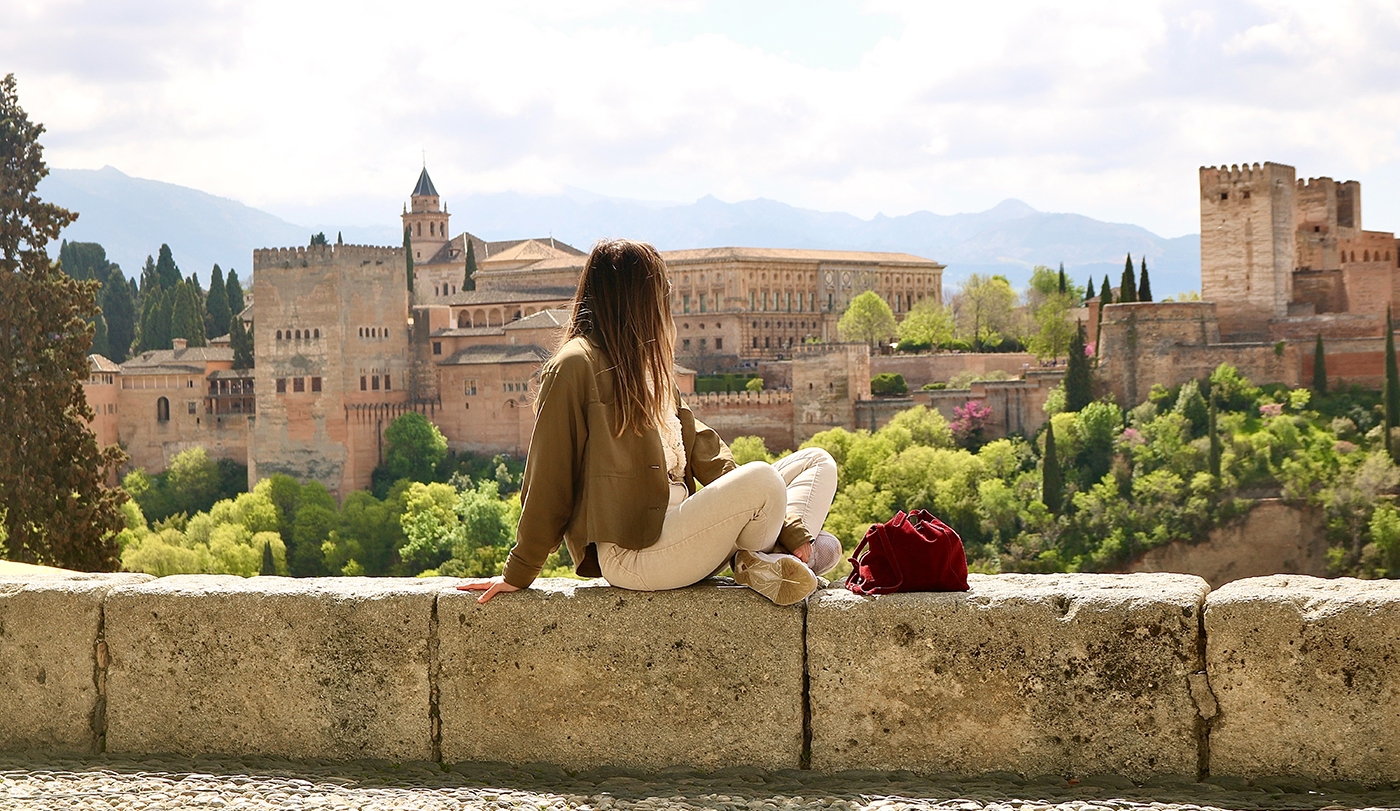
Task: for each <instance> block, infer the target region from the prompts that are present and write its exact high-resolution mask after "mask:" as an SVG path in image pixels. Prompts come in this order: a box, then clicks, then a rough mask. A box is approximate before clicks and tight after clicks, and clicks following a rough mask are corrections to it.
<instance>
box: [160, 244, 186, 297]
mask: <svg viewBox="0 0 1400 811" xmlns="http://www.w3.org/2000/svg"><path fill="white" fill-rule="evenodd" d="M156 278H157V279H159V280H160V289H161V290H162V291H165V290H173V289H175V285H177V284H179V283H180V278H181V277H180V267H179V266H178V265H176V264H175V257H174V256H172V255H171V253H170V246H169V245H166V244H165V243H163V242H162V243H161V245H160V254H159V256H158V257H157V258H156Z"/></svg>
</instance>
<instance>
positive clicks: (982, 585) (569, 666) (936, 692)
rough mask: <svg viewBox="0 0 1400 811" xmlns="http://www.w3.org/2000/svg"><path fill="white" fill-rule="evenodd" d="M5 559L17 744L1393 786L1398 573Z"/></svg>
mask: <svg viewBox="0 0 1400 811" xmlns="http://www.w3.org/2000/svg"><path fill="white" fill-rule="evenodd" d="M456 582H457V581H455V580H451V579H441V578H434V579H369V578H324V579H308V580H295V579H288V578H277V577H255V578H248V579H244V578H239V577H234V576H227V575H186V576H174V577H166V578H161V579H154V578H151V577H150V576H148V575H132V574H123V575H70V576H52V577H31V578H29V579H27V580H25V579H18V578H8V579H0V749H4V750H12V751H30V752H45V753H48V752H52V753H87V754H94V753H99V752H110V753H129V754H157V753H159V754H175V755H182V756H192V755H197V754H206V753H207V754H213V753H217V754H229V755H245V756H246V755H268V756H277V757H292V758H313V759H314V758H327V759H340V760H349V759H363V758H379V759H386V760H391V761H406V760H431V761H439V762H446V763H455V762H463V761H504V762H508V763H515V764H525V763H531V762H548V763H554V764H558V765H560V766H563V767H565V768H570V769H581V768H590V767H596V766H601V765H609V766H622V767H629V768H637V769H644V770H659V769H662V768H664V767H667V766H670V765H687V766H692V767H700V768H706V769H713V768H719V767H724V766H732V765H753V766H759V767H763V768H768V769H776V768H811V769H815V770H820V771H840V770H845V769H880V770H894V769H909V770H912V771H915V772H922V773H940V772H951V773H958V774H980V773H986V772H991V771H1009V772H1015V773H1018V774H1022V775H1027V776H1034V775H1041V774H1056V775H1063V776H1066V777H1074V776H1082V775H1090V774H1119V775H1124V776H1127V777H1130V778H1132V779H1135V780H1144V779H1148V778H1151V777H1153V776H1165V775H1186V776H1189V777H1193V778H1197V779H1200V778H1204V777H1206V776H1217V777H1218V776H1227V775H1237V776H1242V777H1259V776H1273V775H1289V776H1303V777H1308V778H1312V779H1317V780H1355V781H1359V782H1362V783H1366V784H1378V783H1384V782H1390V781H1396V780H1400V747H1397V746H1395V741H1396V740H1400V702H1397V701H1396V700H1395V697H1396V695H1397V694H1400V667H1398V666H1397V662H1400V583H1396V582H1393V581H1359V580H1351V579H1338V580H1325V579H1320V578H1314V577H1306V576H1299V575H1276V576H1271V577H1261V578H1253V579H1248V580H1240V581H1236V582H1233V583H1230V584H1229V585H1227V586H1224V587H1223V588H1220V589H1218V590H1215V591H1211V589H1210V587H1209V586H1208V585H1207V584H1206V582H1205V581H1204V580H1201V579H1200V578H1197V577H1193V576H1190V575H1173V574H1133V575H1085V574H1059V575H976V574H974V575H972V576H971V577H970V578H969V582H970V586H971V589H970V590H969V591H968V592H966V593H920V594H899V595H891V596H886V597H858V596H856V595H853V594H850V593H849V592H846V591H844V590H840V589H832V590H826V591H822V592H819V593H817V594H816V595H814V596H813V597H812V598H811V599H810V600H809V601H807V602H806V603H805V604H799V605H795V606H789V607H778V606H774V605H772V604H771V603H769V602H767V601H766V600H764V599H763V598H762V597H759V596H758V595H757V594H754V593H753V592H751V591H748V590H747V589H742V588H734V587H732V586H729V585H726V583H727V581H723V580H706V581H704V582H702V583H700V584H697V585H696V586H692V587H690V588H686V589H681V590H677V591H671V592H655V593H646V592H630V591H623V590H620V589H614V588H610V587H607V586H605V585H602V584H601V581H568V580H543V581H540V582H538V583H537V584H536V586H535V587H534V588H532V589H530V590H528V591H525V592H522V593H519V594H512V595H503V596H501V597H498V598H496V599H495V600H493V601H492V602H491V603H490V604H488V605H484V606H483V605H479V604H478V603H477V602H476V600H475V597H474V595H472V594H468V593H464V592H459V591H456V590H455V589H454V588H453V586H454V585H455V583H456Z"/></svg>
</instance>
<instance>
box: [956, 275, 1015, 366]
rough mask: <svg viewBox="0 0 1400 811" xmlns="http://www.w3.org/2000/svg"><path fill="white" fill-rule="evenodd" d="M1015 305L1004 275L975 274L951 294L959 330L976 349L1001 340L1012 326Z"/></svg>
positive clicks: (1013, 291) (1013, 296) (1012, 293)
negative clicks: (954, 293)
mask: <svg viewBox="0 0 1400 811" xmlns="http://www.w3.org/2000/svg"><path fill="white" fill-rule="evenodd" d="M1016 304H1017V300H1016V291H1015V290H1012V289H1011V283H1010V282H1009V281H1007V280H1006V277H1004V276H986V275H983V274H981V273H974V274H972V275H971V276H968V277H967V280H966V281H965V282H963V285H962V289H961V290H959V291H958V294H957V295H956V296H954V297H953V309H954V311H955V312H956V315H957V322H958V331H959V332H960V333H961V334H962V335H963V336H965V337H966V338H967V339H968V340H969V341H970V342H971V343H972V345H973V348H974V349H976V350H977V351H979V352H980V351H982V349H983V348H984V347H985V346H987V345H988V344H992V345H995V344H997V343H1000V341H1001V336H1002V335H1005V334H1006V333H1007V332H1008V331H1009V330H1011V329H1012V328H1013V326H1014V323H1013V322H1014V319H1015V309H1016Z"/></svg>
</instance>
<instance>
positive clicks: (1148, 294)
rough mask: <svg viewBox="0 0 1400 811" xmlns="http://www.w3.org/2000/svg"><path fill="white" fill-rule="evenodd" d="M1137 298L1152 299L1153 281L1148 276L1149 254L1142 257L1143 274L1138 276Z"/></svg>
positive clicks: (1141, 299) (1142, 299) (1139, 299)
mask: <svg viewBox="0 0 1400 811" xmlns="http://www.w3.org/2000/svg"><path fill="white" fill-rule="evenodd" d="M1137 300H1138V301H1151V300H1152V282H1151V280H1149V279H1148V278H1147V255H1146V254H1144V255H1143V257H1142V274H1141V275H1140V276H1138V286H1137Z"/></svg>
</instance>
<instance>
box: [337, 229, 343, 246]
mask: <svg viewBox="0 0 1400 811" xmlns="http://www.w3.org/2000/svg"><path fill="white" fill-rule="evenodd" d="M335 244H337V245H344V244H345V240H344V239H343V238H342V237H341V236H340V232H339V231H336V232H335Z"/></svg>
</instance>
